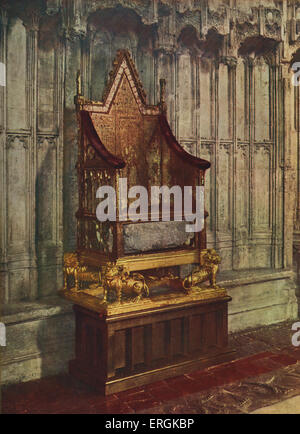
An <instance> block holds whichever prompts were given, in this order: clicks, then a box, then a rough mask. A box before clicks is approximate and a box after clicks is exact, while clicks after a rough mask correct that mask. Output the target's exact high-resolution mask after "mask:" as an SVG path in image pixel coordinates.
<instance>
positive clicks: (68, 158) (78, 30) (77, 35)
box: [63, 11, 86, 251]
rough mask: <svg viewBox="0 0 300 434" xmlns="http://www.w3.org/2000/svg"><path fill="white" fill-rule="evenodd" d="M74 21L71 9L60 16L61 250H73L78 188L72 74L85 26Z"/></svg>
mask: <svg viewBox="0 0 300 434" xmlns="http://www.w3.org/2000/svg"><path fill="white" fill-rule="evenodd" d="M70 22H71V23H72V22H73V23H75V24H76V20H75V19H74V16H73V12H72V11H71V12H70V15H69V16H65V17H64V25H65V36H64V44H65V59H66V60H65V77H66V79H65V107H64V125H63V128H64V132H63V135H64V169H63V185H64V198H63V207H64V212H63V216H64V217H63V228H64V250H65V251H72V250H75V249H76V229H77V220H76V217H75V213H76V211H77V209H78V188H77V174H76V170H75V165H76V162H77V149H78V148H77V130H78V126H77V119H76V113H75V106H74V96H75V95H76V74H77V71H78V70H80V69H81V43H82V41H81V39H82V38H84V37H85V36H86V29H85V31H84V30H83V27H82V25H80V26H79V27H78V26H77V25H75V26H74V27H71V26H70V25H69V23H70Z"/></svg>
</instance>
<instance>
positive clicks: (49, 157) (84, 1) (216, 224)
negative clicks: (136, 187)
mask: <svg viewBox="0 0 300 434" xmlns="http://www.w3.org/2000/svg"><path fill="white" fill-rule="evenodd" d="M21 3H22V2H21ZM21 3H20V2H18V1H13V0H11V1H5V0H1V1H0V11H1V14H0V61H1V62H4V63H6V65H7V86H6V87H5V88H4V87H0V108H1V109H0V164H1V165H0V179H1V182H0V203H1V207H0V233H1V235H0V243H1V245H0V289H1V291H0V297H1V303H2V306H4V307H3V309H2V310H3V320H4V322H5V323H6V324H7V329H8V347H7V348H6V350H5V352H4V357H3V358H2V364H3V365H4V369H3V377H4V378H3V380H4V381H5V382H13V381H20V380H22V379H23V380H27V379H29V378H33V377H39V376H41V375H48V374H49V373H53V372H57V371H59V370H62V369H64V367H65V365H66V363H65V362H66V360H68V359H69V358H70V357H71V353H72V348H73V347H72V346H73V317H72V314H71V307H70V306H69V305H68V304H65V303H63V302H62V301H61V300H60V299H58V298H57V297H56V292H57V289H58V288H60V287H61V285H62V255H63V251H70V250H73V249H74V248H75V244H76V221H75V212H76V209H77V180H76V171H75V163H76V159H77V124H76V117H75V111H74V99H73V98H74V95H75V92H76V88H75V77H76V72H77V70H78V69H80V70H81V72H82V77H83V93H84V94H85V96H87V97H89V98H92V99H95V100H98V99H100V98H101V95H102V91H103V89H104V86H105V82H106V79H107V75H108V72H109V71H110V69H111V63H112V60H113V58H114V56H115V54H116V51H117V50H118V49H120V48H127V49H129V50H130V52H131V54H132V57H133V59H134V61H135V62H136V65H137V68H138V71H139V74H140V78H141V80H142V82H143V85H144V88H145V90H146V92H147V96H148V101H149V102H150V103H156V102H157V99H158V95H159V79H160V78H165V79H166V80H167V107H168V118H169V121H170V123H171V126H172V128H173V131H174V132H175V134H176V136H177V138H178V139H179V141H180V142H181V143H182V144H183V145H184V147H185V148H186V149H187V150H188V151H189V152H191V153H193V154H195V155H197V156H200V157H202V158H205V159H208V160H209V161H211V163H212V168H211V169H210V170H209V171H208V176H207V179H206V208H207V210H208V211H209V219H208V245H209V247H215V248H216V249H217V250H218V251H219V252H220V254H221V257H222V259H223V260H222V266H221V274H220V277H219V280H221V281H223V282H224V284H225V285H226V286H227V287H228V290H229V293H230V294H231V295H232V297H233V301H232V303H231V305H230V329H231V331H234V330H238V329H243V328H247V327H253V326H256V325H260V324H270V323H272V322H278V321H283V320H285V319H287V318H294V317H296V315H297V300H296V297H295V280H294V274H293V272H292V267H293V232H294V249H295V252H297V251H300V241H299V240H300V235H299V234H300V229H299V228H300V223H299V222H300V199H299V197H300V176H299V161H300V159H299V155H300V144H299V89H298V87H294V86H292V84H291V77H292V72H291V70H290V64H291V62H292V61H295V60H297V59H298V57H299V58H300V54H299V53H300V2H297V1H286V0H281V1H280V0H279V1H270V0H265V1H263V0H262V1H259V0H252V1H250V0H249V1H242V0H241V1H237V0H223V1H222V0H212V1H211V0H209V1H207V0H185V1H173V0H143V1H141V0H115V1H114V0H110V1H101V2H100V1H96V0H48V1H46V0H30V1H27V2H26V6H25V7H24V4H23V3H24V2H23V3H22V4H21ZM298 50H299V53H298ZM295 211H296V212H295ZM298 257H299V256H297V254H295V256H294V259H296V260H297V258H298ZM299 263H300V260H299ZM247 270H251V271H247ZM61 330H63V331H64V332H63V333H62V332H61ZM22 336H23V337H22ZM41 342H42V344H41ZM62 342H63V345H62V344H61V343H62ZM55 347H56V348H57V357H53V351H54V350H53V349H54V348H55Z"/></svg>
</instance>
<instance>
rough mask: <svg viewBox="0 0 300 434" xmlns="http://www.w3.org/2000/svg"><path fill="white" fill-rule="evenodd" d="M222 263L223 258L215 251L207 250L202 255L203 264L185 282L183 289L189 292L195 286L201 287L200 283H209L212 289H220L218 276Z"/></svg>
mask: <svg viewBox="0 0 300 434" xmlns="http://www.w3.org/2000/svg"><path fill="white" fill-rule="evenodd" d="M220 262H221V258H220V256H219V255H218V253H217V252H216V251H215V250H214V249H207V250H205V251H204V252H203V255H202V264H201V265H200V266H198V267H197V268H196V269H195V270H194V271H193V272H192V273H191V274H190V275H189V276H187V277H186V278H185V279H184V280H183V283H182V285H183V288H184V289H185V290H188V289H190V288H192V287H194V286H196V287H199V284H200V283H204V282H206V281H209V283H210V288H218V286H217V283H216V274H217V271H218V268H219V264H220Z"/></svg>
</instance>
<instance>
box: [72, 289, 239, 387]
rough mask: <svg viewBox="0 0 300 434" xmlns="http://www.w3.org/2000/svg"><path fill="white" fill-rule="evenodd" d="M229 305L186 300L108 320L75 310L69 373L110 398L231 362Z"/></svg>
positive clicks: (223, 301)
mask: <svg viewBox="0 0 300 434" xmlns="http://www.w3.org/2000/svg"><path fill="white" fill-rule="evenodd" d="M230 300H231V298H230V297H228V296H225V297H223V298H217V299H209V300H201V301H196V302H195V301H193V302H186V301H185V302H183V303H182V304H178V303H177V304H176V305H172V304H171V305H169V306H165V307H161V308H160V309H154V310H148V311H140V312H136V311H134V312H127V313H124V314H115V315H110V316H107V315H105V313H99V312H95V311H92V310H89V309H87V308H85V307H82V306H79V305H74V311H75V318H76V353H75V359H74V360H72V361H70V364H69V370H70V374H71V375H73V376H74V377H76V378H78V379H79V380H81V381H83V382H85V383H87V384H89V385H91V386H92V387H94V388H96V389H97V390H99V391H101V392H102V393H104V394H105V395H109V394H111V393H116V392H119V391H122V390H126V389H130V388H133V387H137V386H141V385H144V384H147V383H151V382H153V381H158V380H163V379H165V378H168V377H173V376H176V375H182V374H185V373H188V372H191V371H193V370H195V369H199V368H202V367H203V368H204V367H207V366H210V365H214V364H218V363H221V362H223V361H225V360H228V358H229V357H230V353H231V354H232V351H229V350H228V348H227V335H228V329H227V304H228V301H230Z"/></svg>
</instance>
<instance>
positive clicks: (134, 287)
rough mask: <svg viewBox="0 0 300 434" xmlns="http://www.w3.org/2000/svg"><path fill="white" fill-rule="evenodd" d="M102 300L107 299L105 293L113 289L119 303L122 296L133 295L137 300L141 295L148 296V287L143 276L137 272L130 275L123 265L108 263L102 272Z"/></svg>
mask: <svg viewBox="0 0 300 434" xmlns="http://www.w3.org/2000/svg"><path fill="white" fill-rule="evenodd" d="M103 286H104V301H107V294H108V293H109V292H111V291H114V292H115V293H116V296H117V301H118V303H121V300H122V298H123V296H124V295H125V296H127V297H135V301H139V300H140V299H141V297H142V296H143V295H146V296H149V288H148V286H147V285H146V282H145V278H144V276H143V275H141V274H139V273H133V274H132V275H130V273H129V271H128V270H127V269H126V267H124V266H120V265H116V264H114V263H108V264H107V266H106V268H105V270H104V272H103Z"/></svg>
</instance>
